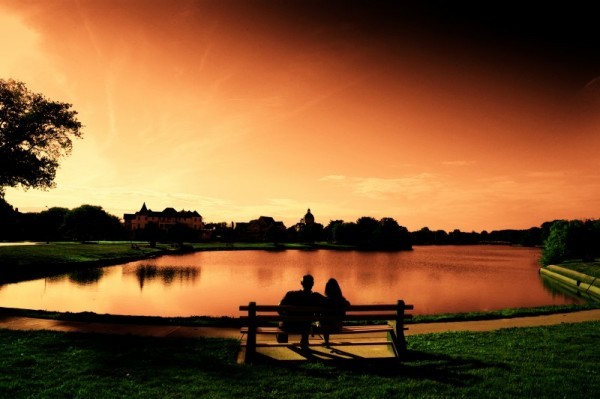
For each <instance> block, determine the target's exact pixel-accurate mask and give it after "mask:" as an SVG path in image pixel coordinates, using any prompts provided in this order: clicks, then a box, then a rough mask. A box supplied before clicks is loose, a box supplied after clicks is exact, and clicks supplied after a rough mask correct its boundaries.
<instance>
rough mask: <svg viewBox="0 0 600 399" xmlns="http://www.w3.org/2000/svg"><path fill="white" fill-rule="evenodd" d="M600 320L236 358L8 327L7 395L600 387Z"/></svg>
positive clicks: (438, 393)
mask: <svg viewBox="0 0 600 399" xmlns="http://www.w3.org/2000/svg"><path fill="white" fill-rule="evenodd" d="M599 339H600V322H588V323H580V324H563V325H558V326H552V327H536V328H523V329H506V330H499V331H495V332H489V333H469V332H461V333H444V334H426V335H418V336H411V337H410V338H409V349H410V353H409V355H408V356H407V357H405V358H404V359H402V360H400V361H396V360H394V359H387V360H383V359H380V361H376V360H371V361H354V360H353V361H347V362H342V363H327V362H324V363H322V362H303V363H286V362H271V363H262V364H256V365H237V364H236V363H235V361H234V357H235V355H236V352H237V349H238V343H237V342H236V341H234V340H219V339H201V340H189V339H187V340H185V339H165V338H141V337H133V336H106V335H105V336H101V335H85V334H75V333H59V332H50V331H33V332H23V331H9V330H0V351H1V352H0V353H2V357H0V397H6V398H25V397H28V398H46V397H47V398H56V397H61V398H92V397H93V398H119V397H121V398H188V397H189V398H192V397H193V398H277V399H280V398H302V399H304V398H307V397H310V398H325V397H327V398H343V399H347V398H402V397H477V398H481V397H487V398H492V397H493V398H499V397H505V398H509V397H547V398H556V397H568V398H590V397H594V395H595V393H596V390H597V386H598V384H600V374H599V373H600V370H599V368H598V364H600V349H598V347H597V342H599Z"/></svg>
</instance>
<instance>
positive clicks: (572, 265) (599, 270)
mask: <svg viewBox="0 0 600 399" xmlns="http://www.w3.org/2000/svg"><path fill="white" fill-rule="evenodd" d="M557 266H562V267H564V268H567V269H571V270H575V271H576V272H579V273H583V274H587V275H588V276H592V277H598V278H600V262H581V261H566V262H563V263H559V264H558V265H557Z"/></svg>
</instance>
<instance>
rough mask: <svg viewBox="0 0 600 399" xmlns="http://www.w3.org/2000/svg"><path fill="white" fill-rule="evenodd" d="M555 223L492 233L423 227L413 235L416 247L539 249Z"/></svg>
mask: <svg viewBox="0 0 600 399" xmlns="http://www.w3.org/2000/svg"><path fill="white" fill-rule="evenodd" d="M552 223H553V222H546V223H544V224H542V226H541V227H532V228H530V229H526V230H512V229H510V230H494V231H491V232H487V231H485V230H484V231H482V232H481V233H477V232H474V231H473V232H463V231H460V230H458V229H456V230H453V231H451V232H449V233H448V232H446V231H444V230H435V231H433V230H430V229H429V228H428V227H423V228H422V229H420V230H417V231H413V232H412V233H411V238H412V242H413V244H415V245H475V244H505V245H521V246H525V247H537V246H542V245H543V244H544V240H545V239H546V237H548V234H549V233H550V226H551V225H552Z"/></svg>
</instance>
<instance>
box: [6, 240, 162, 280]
mask: <svg viewBox="0 0 600 399" xmlns="http://www.w3.org/2000/svg"><path fill="white" fill-rule="evenodd" d="M169 250H170V249H169V247H168V246H166V245H163V246H158V247H157V248H150V247H149V246H148V245H147V244H138V245H137V246H133V245H132V243H130V242H99V243H75V242H66V243H50V244H39V245H23V246H18V245H17V246H0V272H1V273H0V284H1V283H6V282H14V281H21V280H28V279H34V278H42V277H47V276H53V275H57V274H61V273H66V272H69V271H77V270H81V269H83V268H87V267H93V266H106V265H113V264H119V263H125V262H128V261H131V260H136V259H142V258H147V257H149V256H153V255H157V254H163V253H166V252H167V251H169Z"/></svg>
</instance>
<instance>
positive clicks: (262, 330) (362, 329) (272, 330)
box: [240, 324, 394, 335]
mask: <svg viewBox="0 0 600 399" xmlns="http://www.w3.org/2000/svg"><path fill="white" fill-rule="evenodd" d="M240 331H241V333H242V334H247V333H248V327H242V328H241V330H240ZM387 331H394V327H392V326H390V325H389V324H381V325H375V326H344V327H342V329H341V330H340V331H335V332H331V333H330V335H339V334H361V333H372V332H387ZM256 333H257V334H279V333H285V331H284V330H282V329H280V328H279V327H257V328H256ZM322 333H323V332H321V331H315V334H322ZM288 334H290V335H295V334H299V333H293V332H292V333H288Z"/></svg>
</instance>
